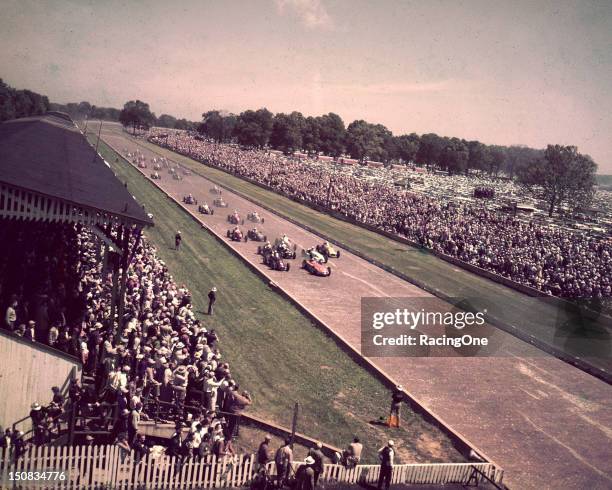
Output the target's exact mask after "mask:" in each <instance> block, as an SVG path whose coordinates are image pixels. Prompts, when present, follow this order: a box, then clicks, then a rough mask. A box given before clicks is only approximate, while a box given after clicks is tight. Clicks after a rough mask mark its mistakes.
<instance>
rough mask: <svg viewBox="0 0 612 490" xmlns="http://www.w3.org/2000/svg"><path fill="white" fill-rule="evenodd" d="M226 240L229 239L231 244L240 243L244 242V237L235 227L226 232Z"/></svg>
mask: <svg viewBox="0 0 612 490" xmlns="http://www.w3.org/2000/svg"><path fill="white" fill-rule="evenodd" d="M227 238H229V239H230V240H231V241H233V242H241V241H242V240H244V241H246V236H245V235H244V233H242V230H241V229H240V228H238V227H237V226H236V227H235V228H232V229H231V230H227Z"/></svg>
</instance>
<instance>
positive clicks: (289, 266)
mask: <svg viewBox="0 0 612 490" xmlns="http://www.w3.org/2000/svg"><path fill="white" fill-rule="evenodd" d="M289 269H291V264H287V266H286V267H285V270H286V271H287V272H289Z"/></svg>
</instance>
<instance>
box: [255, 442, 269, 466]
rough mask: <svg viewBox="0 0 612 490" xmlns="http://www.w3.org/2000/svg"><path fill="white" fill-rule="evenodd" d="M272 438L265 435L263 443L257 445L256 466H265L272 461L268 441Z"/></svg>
mask: <svg viewBox="0 0 612 490" xmlns="http://www.w3.org/2000/svg"><path fill="white" fill-rule="evenodd" d="M271 440H272V437H270V436H269V435H268V434H266V437H264V440H263V442H262V443H261V444H260V445H259V448H258V449H257V464H258V465H259V466H266V464H268V462H270V460H271V459H272V452H271V451H270V441H271Z"/></svg>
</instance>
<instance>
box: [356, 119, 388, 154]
mask: <svg viewBox="0 0 612 490" xmlns="http://www.w3.org/2000/svg"><path fill="white" fill-rule="evenodd" d="M391 137H392V133H391V131H389V130H388V129H387V128H386V127H384V126H383V125H382V124H370V123H368V122H366V121H364V120H358V121H353V122H352V123H351V124H349V126H348V128H346V151H347V152H348V153H349V155H351V157H352V158H356V159H358V160H363V159H369V160H378V161H385V160H386V159H387V151H386V149H385V143H386V141H387V139H388V138H391Z"/></svg>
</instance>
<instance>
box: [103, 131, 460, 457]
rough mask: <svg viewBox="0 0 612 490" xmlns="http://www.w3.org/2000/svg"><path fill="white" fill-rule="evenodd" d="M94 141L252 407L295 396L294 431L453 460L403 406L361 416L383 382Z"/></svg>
mask: <svg viewBox="0 0 612 490" xmlns="http://www.w3.org/2000/svg"><path fill="white" fill-rule="evenodd" d="M93 139H94V137H93V136H92V140H93ZM99 150H100V153H101V154H102V155H103V156H104V158H105V159H106V160H107V161H108V162H109V163H110V164H111V166H112V168H113V170H114V171H115V172H116V174H117V176H118V177H119V179H121V180H122V181H125V182H127V184H128V188H129V190H130V192H131V193H132V194H134V195H135V196H136V199H138V201H139V202H141V203H143V204H145V205H146V208H147V210H149V212H152V213H153V214H154V217H155V227H153V228H152V229H150V230H147V231H146V235H147V238H148V239H149V240H150V241H151V242H152V243H154V244H155V246H156V247H157V249H158V253H159V256H160V257H161V258H162V259H163V260H164V261H165V262H166V264H167V265H168V267H169V268H170V270H171V271H172V274H173V275H174V278H175V279H176V281H177V282H179V283H184V284H186V285H187V286H188V287H189V288H190V289H191V291H192V292H193V302H194V305H195V306H194V307H195V309H197V310H198V311H199V317H200V319H201V320H202V321H203V323H204V324H205V325H206V326H207V327H208V328H215V329H217V331H218V332H219V334H220V337H221V349H222V353H223V356H224V358H225V359H226V360H227V361H228V362H229V363H230V365H231V367H232V372H233V373H234V374H235V377H236V378H237V380H238V381H239V383H240V385H241V387H242V388H245V389H248V390H249V391H250V392H251V393H252V394H253V397H254V406H253V407H252V409H251V411H252V412H253V413H256V414H257V415H259V416H261V417H262V418H265V419H268V420H271V421H274V422H277V423H280V424H282V425H285V426H290V424H291V417H292V409H293V405H294V403H295V402H299V404H300V411H301V415H300V419H299V424H298V430H299V431H300V432H303V433H305V434H308V435H310V436H312V437H316V438H320V439H322V440H324V441H326V442H328V443H330V444H333V445H336V446H341V447H344V446H345V445H346V444H347V443H348V442H350V440H351V439H352V437H353V436H354V435H355V434H358V435H360V437H361V438H362V440H363V441H364V442H365V446H366V449H365V450H366V458H367V459H369V460H370V461H374V460H375V450H376V449H377V448H378V447H380V446H381V445H383V443H384V442H386V440H387V439H388V438H389V437H390V436H391V435H392V437H393V439H395V440H396V441H399V456H400V458H401V459H402V460H403V461H404V462H411V461H415V462H434V461H435V462H443V461H460V460H462V457H461V455H460V454H459V453H457V451H456V450H455V449H454V448H453V446H452V444H451V442H450V440H449V439H448V438H447V437H446V436H445V435H444V434H442V433H441V432H440V431H439V430H438V429H437V428H435V427H434V426H432V425H430V424H428V423H426V422H425V421H424V420H423V419H422V417H420V416H419V415H416V414H414V413H411V412H410V411H409V410H408V409H406V411H405V412H406V415H405V424H404V427H405V428H402V429H400V430H399V431H396V430H394V431H393V432H390V431H389V429H387V428H385V427H380V426H376V425H372V424H370V423H369V421H370V420H372V419H376V418H377V417H378V416H380V415H386V413H387V410H388V405H389V396H390V394H389V393H388V391H387V390H386V389H385V387H384V386H383V385H382V384H381V383H380V382H379V381H378V380H377V379H376V378H375V377H373V376H372V375H371V374H369V373H368V372H367V371H366V370H365V369H363V368H362V367H361V366H360V365H358V364H357V363H356V362H354V361H353V360H352V359H351V358H350V357H349V356H348V355H347V354H346V353H345V352H344V351H343V350H342V349H341V348H340V347H339V346H338V345H337V344H336V342H335V341H334V340H333V339H332V338H331V337H329V336H327V335H326V334H325V333H323V332H322V331H321V330H319V329H318V328H317V327H315V326H314V325H312V324H311V322H310V321H309V320H308V319H307V318H306V317H305V316H303V315H302V314H301V313H299V312H298V311H297V310H296V309H295V308H294V307H293V306H292V305H291V304H290V303H289V302H288V301H286V300H285V299H283V298H282V297H281V296H279V295H278V294H277V293H275V292H273V291H272V290H270V289H269V288H268V287H267V285H265V284H264V282H263V281H261V279H259V277H258V276H256V275H255V274H254V273H253V272H251V271H250V269H248V267H247V266H246V265H245V264H244V263H243V262H242V261H241V260H240V259H238V258H237V257H235V256H234V255H233V254H232V253H231V252H230V251H229V250H228V249H227V248H226V247H225V246H224V245H222V244H221V243H219V242H218V241H217V240H216V239H215V238H214V237H212V236H211V235H209V234H208V233H207V232H205V231H203V230H202V229H201V227H200V226H199V225H198V224H197V223H196V222H195V221H193V219H192V218H191V217H189V215H188V214H187V213H186V212H184V211H183V210H182V209H181V208H180V207H179V206H178V205H176V204H175V203H174V202H173V201H171V200H170V199H168V198H167V197H165V195H164V194H163V193H162V192H161V191H159V190H158V189H157V188H156V187H155V186H154V185H153V184H151V183H150V182H149V181H148V180H147V179H146V178H144V177H143V176H142V175H141V174H140V173H139V172H138V171H137V170H136V169H135V168H133V167H132V165H131V164H129V163H127V162H126V161H125V160H123V159H121V158H120V159H119V162H118V163H115V158H116V154H115V152H114V151H113V150H112V149H111V148H110V147H108V146H107V145H106V144H105V143H104V142H103V141H102V142H100V147H99ZM177 229H180V230H181V231H182V233H183V236H184V237H185V240H183V244H182V246H181V251H180V252H176V251H174V250H173V237H174V233H175V231H176V230H177ZM213 285H215V286H216V287H217V288H218V290H219V293H218V302H217V309H216V314H215V316H214V317H208V316H206V315H204V314H203V313H202V312H203V310H204V309H205V306H206V304H207V299H206V295H207V293H208V291H209V289H210V288H211V287H212V286H213Z"/></svg>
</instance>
